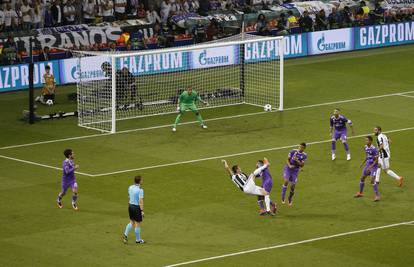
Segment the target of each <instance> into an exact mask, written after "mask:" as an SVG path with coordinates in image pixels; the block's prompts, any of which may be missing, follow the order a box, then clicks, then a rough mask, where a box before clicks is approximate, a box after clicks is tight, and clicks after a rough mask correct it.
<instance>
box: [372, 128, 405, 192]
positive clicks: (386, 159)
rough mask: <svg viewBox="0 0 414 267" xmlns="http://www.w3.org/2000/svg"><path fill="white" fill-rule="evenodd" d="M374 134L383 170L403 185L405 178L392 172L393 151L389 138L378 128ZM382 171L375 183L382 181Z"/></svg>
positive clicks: (378, 172) (377, 175)
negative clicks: (391, 159)
mask: <svg viewBox="0 0 414 267" xmlns="http://www.w3.org/2000/svg"><path fill="white" fill-rule="evenodd" d="M374 134H375V135H376V136H377V144H378V150H379V159H378V162H379V164H380V166H381V169H383V170H384V172H385V173H386V174H388V175H389V176H391V177H392V178H394V179H396V180H397V181H398V186H400V187H401V186H402V185H403V181H404V179H403V177H402V176H399V175H398V174H396V173H395V172H393V171H392V170H390V158H391V150H390V141H391V140H389V139H388V137H387V136H386V135H385V134H383V133H382V131H381V127H380V126H377V127H375V128H374ZM380 174H381V171H377V174H376V177H375V181H376V182H377V183H378V182H379V179H380Z"/></svg>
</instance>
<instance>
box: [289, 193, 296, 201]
mask: <svg viewBox="0 0 414 267" xmlns="http://www.w3.org/2000/svg"><path fill="white" fill-rule="evenodd" d="M294 194H295V191H290V192H289V198H288V200H289V203H290V202H292V198H293V195H294Z"/></svg>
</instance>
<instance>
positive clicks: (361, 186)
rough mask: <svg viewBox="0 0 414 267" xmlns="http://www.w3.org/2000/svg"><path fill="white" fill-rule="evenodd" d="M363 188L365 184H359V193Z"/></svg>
mask: <svg viewBox="0 0 414 267" xmlns="http://www.w3.org/2000/svg"><path fill="white" fill-rule="evenodd" d="M364 186H365V182H359V193H361V194H362V193H363V192H364Z"/></svg>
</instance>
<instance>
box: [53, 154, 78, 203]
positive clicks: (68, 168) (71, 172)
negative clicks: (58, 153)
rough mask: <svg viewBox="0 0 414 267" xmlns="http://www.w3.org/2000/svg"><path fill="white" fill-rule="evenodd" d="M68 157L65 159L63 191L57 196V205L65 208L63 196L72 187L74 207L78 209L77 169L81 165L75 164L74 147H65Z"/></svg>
mask: <svg viewBox="0 0 414 267" xmlns="http://www.w3.org/2000/svg"><path fill="white" fill-rule="evenodd" d="M63 154H64V155H65V157H66V159H65V160H64V161H63V166H62V170H63V175H62V191H60V193H59V195H58V198H57V205H58V207H59V208H60V209H61V208H63V204H62V198H63V196H64V195H65V194H66V191H67V190H68V189H69V188H71V189H72V193H73V195H72V208H73V209H74V210H78V205H77V203H76V201H77V199H78V184H77V183H76V177H75V170H77V169H78V168H79V165H75V162H74V159H75V153H73V151H72V149H65V151H63Z"/></svg>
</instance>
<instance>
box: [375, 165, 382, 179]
mask: <svg viewBox="0 0 414 267" xmlns="http://www.w3.org/2000/svg"><path fill="white" fill-rule="evenodd" d="M380 176H381V169H380V168H378V170H377V173H376V174H375V182H377V183H379V181H380Z"/></svg>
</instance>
